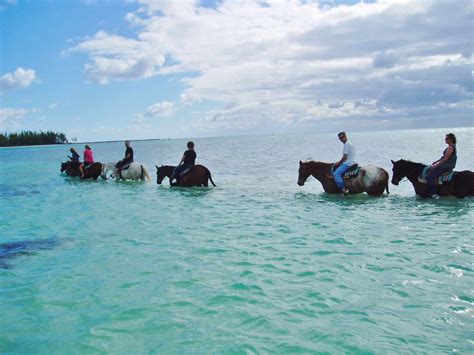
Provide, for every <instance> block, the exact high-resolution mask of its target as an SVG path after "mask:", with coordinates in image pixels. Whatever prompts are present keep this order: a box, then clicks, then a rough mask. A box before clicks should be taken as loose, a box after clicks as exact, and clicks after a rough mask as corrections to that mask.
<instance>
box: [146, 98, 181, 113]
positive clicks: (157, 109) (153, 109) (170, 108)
mask: <svg viewBox="0 0 474 355" xmlns="http://www.w3.org/2000/svg"><path fill="white" fill-rule="evenodd" d="M174 110H175V104H174V102H172V101H162V102H157V103H154V104H153V105H151V106H149V107H148V109H147V110H146V112H145V113H144V114H143V115H144V116H146V117H160V116H169V115H171V114H172V113H173V112H174Z"/></svg>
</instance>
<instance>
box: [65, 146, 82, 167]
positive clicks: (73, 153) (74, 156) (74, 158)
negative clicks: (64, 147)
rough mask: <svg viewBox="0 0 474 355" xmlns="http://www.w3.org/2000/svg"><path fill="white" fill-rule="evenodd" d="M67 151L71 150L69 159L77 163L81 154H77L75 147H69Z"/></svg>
mask: <svg viewBox="0 0 474 355" xmlns="http://www.w3.org/2000/svg"><path fill="white" fill-rule="evenodd" d="M69 151H70V152H71V156H68V158H69V160H70V161H72V162H74V163H79V159H80V158H81V156H80V155H79V153H78V152H77V151H76V149H75V148H73V147H71V148H70V149H69Z"/></svg>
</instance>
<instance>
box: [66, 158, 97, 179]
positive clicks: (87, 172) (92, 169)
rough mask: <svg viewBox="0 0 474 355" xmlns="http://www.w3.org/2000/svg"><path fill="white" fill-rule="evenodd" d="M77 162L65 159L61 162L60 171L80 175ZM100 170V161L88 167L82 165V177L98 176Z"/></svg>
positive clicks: (69, 174)
mask: <svg viewBox="0 0 474 355" xmlns="http://www.w3.org/2000/svg"><path fill="white" fill-rule="evenodd" d="M79 164H80V163H76V162H71V161H67V162H65V163H61V172H66V175H68V176H81V171H80V170H79ZM101 172H102V163H98V162H96V163H93V164H92V165H90V166H89V167H88V168H86V166H85V165H84V179H95V180H97V178H98V177H99V176H100V174H101Z"/></svg>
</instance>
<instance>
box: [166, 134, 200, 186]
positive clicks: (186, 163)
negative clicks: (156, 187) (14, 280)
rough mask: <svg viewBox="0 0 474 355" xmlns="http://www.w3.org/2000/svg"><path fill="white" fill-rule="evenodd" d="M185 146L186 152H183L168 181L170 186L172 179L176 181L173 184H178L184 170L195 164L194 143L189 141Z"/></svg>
mask: <svg viewBox="0 0 474 355" xmlns="http://www.w3.org/2000/svg"><path fill="white" fill-rule="evenodd" d="M186 146H187V147H188V150H186V151H185V152H184V154H183V157H182V158H181V161H180V162H179V165H178V166H177V167H176V169H174V173H173V177H172V178H171V181H170V183H171V184H173V180H174V179H176V183H175V184H179V178H180V177H181V173H182V172H183V171H184V170H186V169H188V168H191V167H192V166H194V164H195V163H196V157H197V155H196V152H195V151H194V142H191V141H189V142H188V144H187V145H186Z"/></svg>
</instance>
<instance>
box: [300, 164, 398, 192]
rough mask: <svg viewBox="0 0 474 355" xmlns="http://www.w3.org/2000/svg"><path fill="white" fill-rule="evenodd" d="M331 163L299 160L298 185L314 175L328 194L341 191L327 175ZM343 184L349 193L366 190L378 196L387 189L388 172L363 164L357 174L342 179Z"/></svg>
mask: <svg viewBox="0 0 474 355" xmlns="http://www.w3.org/2000/svg"><path fill="white" fill-rule="evenodd" d="M332 165H333V164H331V163H323V162H319V161H308V162H304V163H303V162H301V161H300V168H299V170H298V174H299V175H298V185H300V186H303V185H304V183H305V181H306V179H308V177H309V176H310V175H312V176H314V177H315V178H316V179H317V180H319V182H320V183H321V184H322V185H323V189H324V191H326V192H327V193H330V194H338V193H341V190H339V188H338V187H337V185H336V182H335V181H334V179H333V178H332V177H328V174H329V172H330V169H331V167H332ZM344 184H345V186H346V187H347V188H348V189H349V193H350V194H360V193H362V192H367V194H369V195H372V196H379V195H381V194H383V192H384V191H385V190H386V191H387V194H388V193H389V191H388V173H387V172H386V171H385V170H384V169H382V168H379V167H376V166H371V165H368V166H365V167H361V168H360V172H359V174H358V175H357V176H355V177H353V178H349V179H344Z"/></svg>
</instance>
